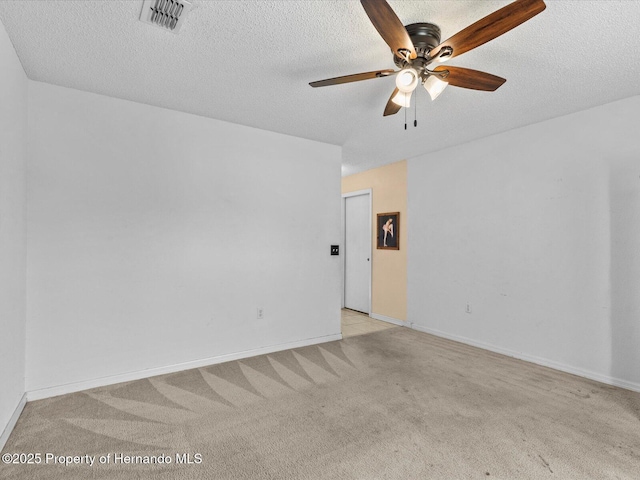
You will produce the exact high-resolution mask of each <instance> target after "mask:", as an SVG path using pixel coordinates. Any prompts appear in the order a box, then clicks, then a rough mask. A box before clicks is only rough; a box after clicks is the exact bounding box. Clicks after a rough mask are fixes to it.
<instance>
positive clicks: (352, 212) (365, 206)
mask: <svg viewBox="0 0 640 480" xmlns="http://www.w3.org/2000/svg"><path fill="white" fill-rule="evenodd" d="M342 202H343V213H344V291H343V307H344V308H348V309H350V310H355V311H358V312H362V313H366V314H367V315H369V314H370V313H371V189H368V190H359V191H357V192H351V193H345V194H343V195H342Z"/></svg>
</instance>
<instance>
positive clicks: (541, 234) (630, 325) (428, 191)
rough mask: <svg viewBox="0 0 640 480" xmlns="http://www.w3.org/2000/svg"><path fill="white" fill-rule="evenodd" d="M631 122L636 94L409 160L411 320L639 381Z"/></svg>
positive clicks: (639, 119) (636, 111)
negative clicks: (468, 308)
mask: <svg viewBox="0 0 640 480" xmlns="http://www.w3.org/2000/svg"><path fill="white" fill-rule="evenodd" d="M638 125H640V97H632V98H629V99H626V100H621V101H618V102H615V103H611V104H608V105H604V106H601V107H598V108H594V109H591V110H588V111H583V112H579V113H576V114H573V115H568V116H565V117H561V118H557V119H554V120H550V121H547V122H543V123H539V124H536V125H531V126H528V127H524V128H520V129H517V130H512V131H509V132H505V133H502V134H499V135H495V136H492V137H488V138H485V139H482V140H478V141H474V142H471V143H468V144H464V145H461V146H458V147H455V148H450V149H447V150H444V151H440V152H437V153H436V154H433V155H424V156H421V157H417V158H414V159H411V160H410V161H409V175H408V177H409V184H408V190H409V192H408V197H409V205H408V216H409V225H410V227H409V228H410V231H409V233H408V235H409V238H410V248H409V262H408V263H409V269H408V299H409V300H408V317H409V321H410V322H413V323H414V324H416V327H417V328H419V329H422V330H425V331H429V332H433V333H437V334H439V335H443V336H447V337H450V338H454V339H458V340H462V341H465V342H467V343H471V344H475V345H480V346H484V347H487V348H490V349H493V350H496V351H501V352H504V353H508V354H511V355H515V356H518V357H521V358H525V359H529V360H533V361H536V362H538V363H542V364H546V365H550V366H554V367H556V368H560V369H564V370H567V371H572V372H574V373H579V374H582V375H586V376H590V377H592V378H596V379H600V380H603V381H607V382H611V383H615V384H618V385H621V386H627V387H630V388H634V389H640V322H639V321H638V319H639V318H640V295H639V294H638V291H639V287H640V254H639V253H638V252H639V249H640V223H639V222H640V204H639V202H638V200H639V191H640V137H639V136H638ZM467 303H469V304H470V308H471V313H467V312H466V306H467Z"/></svg>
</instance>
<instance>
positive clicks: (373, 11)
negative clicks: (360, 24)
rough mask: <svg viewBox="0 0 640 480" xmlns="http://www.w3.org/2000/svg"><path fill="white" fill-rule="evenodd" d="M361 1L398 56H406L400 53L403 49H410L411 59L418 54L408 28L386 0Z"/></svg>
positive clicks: (382, 35)
mask: <svg viewBox="0 0 640 480" xmlns="http://www.w3.org/2000/svg"><path fill="white" fill-rule="evenodd" d="M360 3H362V6H363V7H364V11H365V12H367V15H368V16H369V20H371V23H373V26H374V27H376V30H378V33H379V34H380V36H381V37H382V38H383V39H384V41H385V42H387V45H389V46H390V47H391V51H392V52H393V53H394V54H395V55H396V56H398V57H400V58H404V55H402V54H401V53H399V51H401V50H406V51H408V52H409V58H411V59H414V58H416V57H417V56H418V55H417V54H416V49H415V48H414V47H413V42H412V41H411V37H410V36H409V34H408V33H407V29H406V28H404V25H403V24H402V22H401V21H400V19H399V18H398V16H397V15H396V14H395V12H394V11H393V9H392V8H391V7H390V6H389V4H388V3H387V2H386V1H385V0H360Z"/></svg>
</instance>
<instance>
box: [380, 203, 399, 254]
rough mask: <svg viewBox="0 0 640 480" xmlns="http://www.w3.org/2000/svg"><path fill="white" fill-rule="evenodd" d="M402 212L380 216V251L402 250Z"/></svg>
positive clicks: (381, 214)
mask: <svg viewBox="0 0 640 480" xmlns="http://www.w3.org/2000/svg"><path fill="white" fill-rule="evenodd" d="M399 237H400V212H393V213H379V214H378V242H377V246H378V249H381V250H400V238H399Z"/></svg>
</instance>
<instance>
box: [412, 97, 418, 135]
mask: <svg viewBox="0 0 640 480" xmlns="http://www.w3.org/2000/svg"><path fill="white" fill-rule="evenodd" d="M416 93H418V92H416ZM413 114H414V117H413V126H414V127H417V126H418V95H416V100H415V101H414V102H413Z"/></svg>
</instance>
